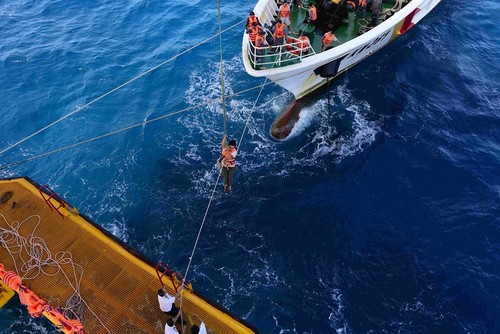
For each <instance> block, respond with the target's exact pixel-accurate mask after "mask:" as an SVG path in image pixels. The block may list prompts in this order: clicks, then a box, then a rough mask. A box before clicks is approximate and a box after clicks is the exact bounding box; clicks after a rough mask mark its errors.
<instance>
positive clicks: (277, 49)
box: [246, 0, 366, 63]
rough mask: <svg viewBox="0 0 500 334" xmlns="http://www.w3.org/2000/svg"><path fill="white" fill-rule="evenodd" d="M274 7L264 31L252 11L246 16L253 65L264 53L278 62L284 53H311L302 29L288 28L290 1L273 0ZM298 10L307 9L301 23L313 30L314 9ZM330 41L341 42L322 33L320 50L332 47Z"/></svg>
mask: <svg viewBox="0 0 500 334" xmlns="http://www.w3.org/2000/svg"><path fill="white" fill-rule="evenodd" d="M361 1H366V0H361ZM277 5H278V6H279V7H278V12H277V18H276V20H275V21H274V22H273V24H272V25H271V27H269V28H268V29H267V27H265V26H263V25H262V24H261V23H260V21H259V19H258V18H257V16H256V15H255V12H253V11H252V12H250V14H249V15H248V17H247V21H246V33H247V34H248V36H249V39H250V48H251V53H252V54H253V55H254V56H255V57H254V60H255V62H256V63H261V62H262V58H263V56H265V55H266V54H267V52H268V51H270V52H271V53H273V54H277V53H278V54H280V55H281V60H283V59H284V58H285V57H286V56H287V53H288V55H290V54H291V55H295V56H300V57H302V56H307V55H308V54H309V53H310V51H311V48H312V46H311V41H310V40H309V37H308V36H307V34H306V33H305V29H302V30H301V31H300V32H295V31H293V29H292V27H291V13H292V11H291V4H290V0H277ZM300 8H302V9H307V17H306V20H305V21H304V23H305V24H306V27H307V25H311V26H313V27H315V26H316V20H317V18H318V13H317V9H316V7H315V6H314V5H313V4H311V3H310V4H308V6H307V8H304V7H300ZM266 30H267V32H266ZM333 42H338V43H341V42H340V41H339V39H338V38H337V37H336V36H335V35H334V34H333V32H332V31H328V32H326V33H325V34H324V36H323V38H322V43H321V51H325V50H327V49H328V48H330V47H332V44H333Z"/></svg>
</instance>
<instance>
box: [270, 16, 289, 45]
mask: <svg viewBox="0 0 500 334" xmlns="http://www.w3.org/2000/svg"><path fill="white" fill-rule="evenodd" d="M273 35H274V45H275V46H277V47H278V48H277V49H276V50H275V52H280V51H282V45H284V44H285V40H286V36H287V29H286V26H285V25H284V24H283V23H282V22H281V20H280V19H277V20H276V24H275V25H274V27H273Z"/></svg>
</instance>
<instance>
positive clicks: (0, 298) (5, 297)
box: [0, 281, 15, 308]
mask: <svg viewBox="0 0 500 334" xmlns="http://www.w3.org/2000/svg"><path fill="white" fill-rule="evenodd" d="M14 295H15V292H14V290H11V289H10V288H9V287H8V286H7V285H5V284H3V282H2V281H0V308H1V307H3V306H4V305H5V304H6V303H7V302H8V301H9V300H10V299H11V298H12V297H14Z"/></svg>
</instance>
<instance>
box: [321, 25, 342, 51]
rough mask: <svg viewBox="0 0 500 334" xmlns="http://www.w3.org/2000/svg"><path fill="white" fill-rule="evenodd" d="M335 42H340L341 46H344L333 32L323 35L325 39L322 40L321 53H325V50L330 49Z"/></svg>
mask: <svg viewBox="0 0 500 334" xmlns="http://www.w3.org/2000/svg"><path fill="white" fill-rule="evenodd" d="M333 41H335V42H338V43H339V44H342V42H341V41H339V40H338V38H337V37H335V35H334V34H333V32H332V31H331V30H330V31H327V32H326V33H325V34H324V35H323V39H322V40H321V51H325V50H327V49H329V48H330V47H331V46H332V43H333Z"/></svg>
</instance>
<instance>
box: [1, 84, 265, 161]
mask: <svg viewBox="0 0 500 334" xmlns="http://www.w3.org/2000/svg"><path fill="white" fill-rule="evenodd" d="M268 84H270V83H267V84H266V85H268ZM260 87H261V85H258V86H254V87H251V88H247V89H244V90H241V91H239V92H236V93H234V94H231V95H228V96H227V97H228V98H232V97H235V96H238V95H241V94H244V93H247V92H249V91H252V90H255V89H257V88H260ZM216 102H219V98H216V99H212V100H209V101H206V102H203V103H199V104H197V105H195V106H191V107H187V108H184V109H181V110H177V111H174V112H171V113H168V114H165V115H162V116H159V117H156V118H153V119H150V120H147V121H144V122H141V123H136V124H134V125H130V126H127V127H125V128H121V129H118V130H115V131H111V132H108V133H105V134H103V135H100V136H96V137H93V138H90V139H87V140H84V141H81V142H78V143H75V144H71V145H67V146H64V147H61V148H58V149H55V150H52V151H49V152H45V153H42V154H39V155H36V156H33V157H30V158H27V159H24V160H19V161H17V162H13V163H10V164H7V165H3V166H0V170H4V169H7V168H10V167H14V166H18V165H21V164H23V163H26V162H29V161H33V160H37V159H40V158H43V157H45V156H48V155H52V154H54V153H58V152H62V151H66V150H68V149H70V148H74V147H77V146H81V145H83V144H87V143H90V142H93V141H96V140H99V139H102V138H106V137H110V136H112V135H115V134H118V133H121V132H124V131H127V130H130V129H134V128H137V127H139V126H144V125H146V124H149V123H153V122H157V121H160V120H162V119H165V118H168V117H171V116H174V115H177V114H180V113H184V112H187V111H191V110H194V109H196V108H199V107H202V106H205V105H208V104H212V103H216Z"/></svg>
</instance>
